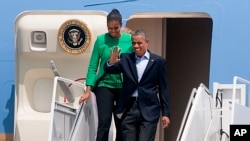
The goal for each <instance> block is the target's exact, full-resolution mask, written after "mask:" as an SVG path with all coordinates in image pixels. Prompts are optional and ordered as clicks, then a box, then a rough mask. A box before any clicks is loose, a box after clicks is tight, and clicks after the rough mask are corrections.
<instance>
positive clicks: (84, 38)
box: [58, 19, 91, 54]
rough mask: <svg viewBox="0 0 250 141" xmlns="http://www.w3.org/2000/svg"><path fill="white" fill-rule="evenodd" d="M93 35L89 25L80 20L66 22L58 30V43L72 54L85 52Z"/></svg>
mask: <svg viewBox="0 0 250 141" xmlns="http://www.w3.org/2000/svg"><path fill="white" fill-rule="evenodd" d="M90 40H91V35H90V31H89V29H88V27H87V26H86V24H85V23H83V22H82V21H80V20H76V19H73V20H68V21H66V22H64V23H63V24H62V25H61V27H60V28H59V31H58V43H59V45H60V46H61V48H62V49H63V50H64V51H66V52H68V53H70V54H81V53H83V52H84V51H85V50H86V49H87V48H88V47H89V44H90Z"/></svg>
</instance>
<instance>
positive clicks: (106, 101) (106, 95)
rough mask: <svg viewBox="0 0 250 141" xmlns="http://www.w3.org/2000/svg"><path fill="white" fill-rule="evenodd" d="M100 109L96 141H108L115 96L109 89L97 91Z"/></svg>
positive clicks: (97, 89)
mask: <svg viewBox="0 0 250 141" xmlns="http://www.w3.org/2000/svg"><path fill="white" fill-rule="evenodd" d="M95 95H96V102H97V109H98V129H97V137H96V141H108V137H109V128H110V125H111V120H112V111H113V104H114V95H113V93H112V91H110V89H109V88H105V87H97V88H96V89H95Z"/></svg>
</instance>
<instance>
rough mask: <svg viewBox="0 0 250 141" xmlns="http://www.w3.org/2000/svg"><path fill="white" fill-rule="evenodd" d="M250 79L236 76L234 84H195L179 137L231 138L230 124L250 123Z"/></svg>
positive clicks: (179, 139)
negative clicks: (207, 85)
mask: <svg viewBox="0 0 250 141" xmlns="http://www.w3.org/2000/svg"><path fill="white" fill-rule="evenodd" d="M249 86H250V81H248V80H245V79H243V78H240V77H237V76H236V77H234V80H233V84H219V83H214V84H213V94H211V93H210V92H209V90H208V88H207V87H206V86H205V85H204V84H200V86H199V87H198V88H197V89H196V88H194V89H193V91H192V93H191V96H190V99H189V102H188V104H187V108H186V111H185V114H184V117H183V120H182V123H181V127H180V130H179V133H178V136H177V139H176V141H191V140H192V141H229V140H230V139H229V138H230V136H229V135H230V133H229V130H230V125H232V124H250V119H249V117H250V108H249V96H248V95H249V92H250V91H249Z"/></svg>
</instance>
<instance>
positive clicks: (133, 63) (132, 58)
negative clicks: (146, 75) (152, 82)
mask: <svg viewBox="0 0 250 141" xmlns="http://www.w3.org/2000/svg"><path fill="white" fill-rule="evenodd" d="M129 57H130V60H131V61H132V62H131V63H130V64H129V65H130V66H129V67H130V69H131V72H132V76H133V78H134V80H135V82H136V83H137V81H138V76H137V70H136V60H135V53H132V54H130V56H129Z"/></svg>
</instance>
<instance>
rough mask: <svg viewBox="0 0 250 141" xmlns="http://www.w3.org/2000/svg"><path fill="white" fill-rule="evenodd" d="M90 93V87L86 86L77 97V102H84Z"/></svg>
mask: <svg viewBox="0 0 250 141" xmlns="http://www.w3.org/2000/svg"><path fill="white" fill-rule="evenodd" d="M90 93H91V87H90V86H87V87H86V91H85V93H84V94H83V95H82V96H81V97H80V99H79V104H81V103H83V102H84V103H86V102H87V101H88V100H89V98H90Z"/></svg>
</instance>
